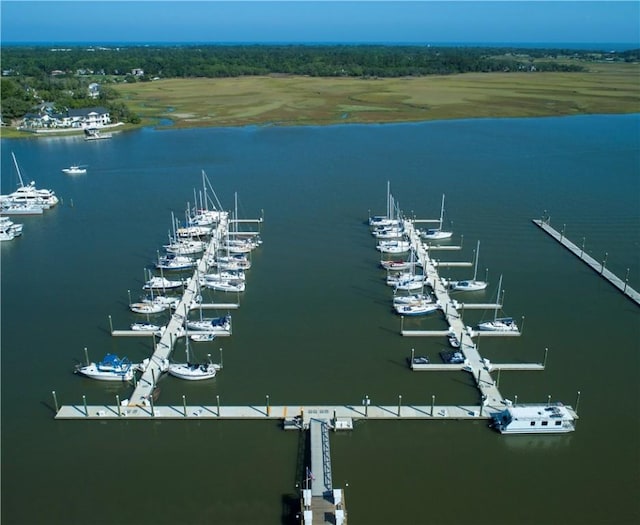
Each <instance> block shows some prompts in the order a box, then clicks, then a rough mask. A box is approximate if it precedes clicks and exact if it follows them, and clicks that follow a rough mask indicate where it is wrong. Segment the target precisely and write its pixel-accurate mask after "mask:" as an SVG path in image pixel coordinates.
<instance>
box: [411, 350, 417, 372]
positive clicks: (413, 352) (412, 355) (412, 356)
mask: <svg viewBox="0 0 640 525" xmlns="http://www.w3.org/2000/svg"><path fill="white" fill-rule="evenodd" d="M415 353H416V349H415V348H412V349H411V368H413V359H414V357H415Z"/></svg>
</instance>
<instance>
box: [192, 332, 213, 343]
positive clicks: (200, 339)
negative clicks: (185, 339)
mask: <svg viewBox="0 0 640 525" xmlns="http://www.w3.org/2000/svg"><path fill="white" fill-rule="evenodd" d="M215 338H216V334H214V333H208V334H191V335H190V336H189V339H191V340H192V341H195V342H196V343H207V342H210V341H213V340H214V339H215Z"/></svg>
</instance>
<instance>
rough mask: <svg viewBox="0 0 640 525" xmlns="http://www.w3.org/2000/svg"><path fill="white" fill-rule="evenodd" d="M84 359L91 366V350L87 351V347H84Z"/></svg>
mask: <svg viewBox="0 0 640 525" xmlns="http://www.w3.org/2000/svg"><path fill="white" fill-rule="evenodd" d="M84 361H85V364H86V365H87V366H89V352H88V351H87V347H86V346H85V347H84Z"/></svg>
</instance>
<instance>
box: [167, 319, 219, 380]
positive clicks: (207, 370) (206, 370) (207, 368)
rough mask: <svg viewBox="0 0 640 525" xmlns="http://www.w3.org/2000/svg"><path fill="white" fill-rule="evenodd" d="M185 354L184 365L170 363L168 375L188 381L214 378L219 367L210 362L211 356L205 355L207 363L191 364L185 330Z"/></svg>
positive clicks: (186, 330)
mask: <svg viewBox="0 0 640 525" xmlns="http://www.w3.org/2000/svg"><path fill="white" fill-rule="evenodd" d="M185 335H186V337H185V353H186V355H187V362H186V363H170V364H169V370H168V371H169V373H170V374H171V375H172V376H174V377H177V378H179V379H186V380H188V381H201V380H203V379H212V378H214V377H215V376H216V372H217V371H218V370H220V368H221V366H220V365H216V364H214V363H212V362H211V354H207V357H208V358H209V361H208V362H207V363H192V362H191V360H190V358H189V357H190V356H189V333H188V329H186V328H185Z"/></svg>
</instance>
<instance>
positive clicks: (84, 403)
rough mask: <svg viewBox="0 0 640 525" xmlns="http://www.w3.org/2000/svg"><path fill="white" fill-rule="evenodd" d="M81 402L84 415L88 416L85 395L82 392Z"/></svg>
mask: <svg viewBox="0 0 640 525" xmlns="http://www.w3.org/2000/svg"><path fill="white" fill-rule="evenodd" d="M82 404H83V405H84V415H85V416H87V417H89V409H88V408H87V396H85V395H84V394H82Z"/></svg>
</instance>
